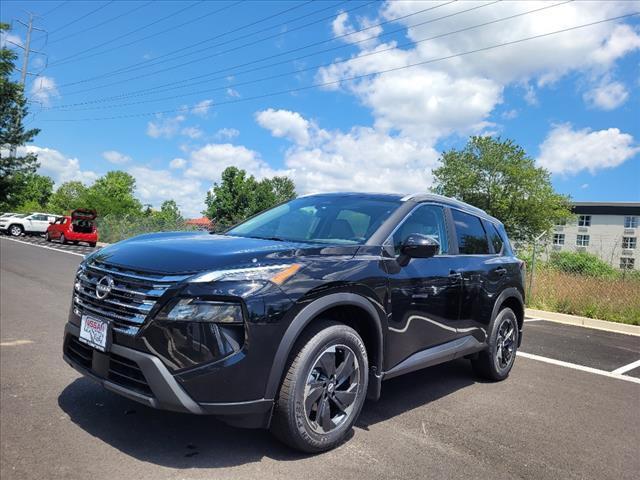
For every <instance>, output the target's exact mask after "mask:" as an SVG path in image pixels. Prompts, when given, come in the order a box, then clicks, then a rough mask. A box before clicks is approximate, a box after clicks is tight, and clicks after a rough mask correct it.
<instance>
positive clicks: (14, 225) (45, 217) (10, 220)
mask: <svg viewBox="0 0 640 480" xmlns="http://www.w3.org/2000/svg"><path fill="white" fill-rule="evenodd" d="M56 218H57V215H53V214H51V213H38V212H36V213H32V214H31V215H14V216H12V217H4V218H0V231H2V232H6V233H8V234H9V235H11V236H12V237H19V236H20V235H22V234H23V233H25V234H34V233H35V234H42V233H44V232H46V231H47V228H49V224H50V223H51V222H53V221H55V219H56Z"/></svg>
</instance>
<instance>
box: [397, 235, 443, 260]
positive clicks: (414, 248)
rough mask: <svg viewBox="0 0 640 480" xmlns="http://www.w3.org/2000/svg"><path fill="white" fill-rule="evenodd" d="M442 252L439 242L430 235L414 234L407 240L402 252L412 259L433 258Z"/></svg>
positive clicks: (401, 249) (403, 244)
mask: <svg viewBox="0 0 640 480" xmlns="http://www.w3.org/2000/svg"><path fill="white" fill-rule="evenodd" d="M439 251H440V244H439V243H438V241H437V240H436V239H435V238H433V237H430V236H428V235H422V234H419V233H413V234H411V235H409V236H408V237H407V238H405V240H404V242H402V246H401V247H400V252H401V253H402V254H403V255H406V256H407V257H410V258H431V257H433V256H434V255H436V254H437V253H438V252H439Z"/></svg>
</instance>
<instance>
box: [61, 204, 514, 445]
mask: <svg viewBox="0 0 640 480" xmlns="http://www.w3.org/2000/svg"><path fill="white" fill-rule="evenodd" d="M523 282H524V263H523V262H522V261H520V260H518V259H517V258H516V257H515V256H514V255H513V251H512V248H511V245H510V243H509V240H508V238H507V235H506V233H505V229H504V227H503V225H502V224H501V223H500V222H499V221H498V220H496V219H495V218H492V217H491V216H489V215H487V214H486V213H485V212H483V211H482V210H479V209H477V208H474V207H472V206H470V205H467V204H465V203H462V202H459V201H456V200H452V199H448V198H445V197H441V196H437V195H430V194H418V195H410V196H406V197H401V196H399V195H390V194H323V195H311V196H305V197H300V198H298V199H295V200H292V201H290V202H288V203H285V204H282V205H280V206H277V207H275V208H273V209H271V210H268V211H266V212H263V213H261V214H259V215H257V216H255V217H253V218H251V219H249V220H247V221H245V222H244V223H241V224H240V225H238V226H236V227H234V228H231V229H230V230H228V231H227V232H226V233H225V234H223V235H214V234H208V233H204V232H176V233H158V234H148V235H141V236H139V237H135V238H132V239H129V240H125V241H122V242H119V243H116V244H113V245H111V246H109V247H106V248H104V249H102V250H99V251H97V252H95V253H93V254H91V255H89V256H88V257H87V258H86V259H85V260H84V261H83V262H82V263H81V264H80V266H79V269H78V271H77V274H76V278H75V286H74V292H73V299H72V308H71V311H70V313H69V319H68V322H67V324H66V326H65V334H64V343H63V356H64V359H65V360H66V362H68V363H69V365H71V366H72V367H74V368H75V369H77V370H78V371H79V372H81V373H82V374H84V375H86V376H88V377H89V378H92V379H93V380H96V381H97V382H99V383H100V384H102V385H103V386H104V387H105V388H107V389H109V390H111V391H113V392H116V393H118V394H120V395H123V396H125V397H128V398H129V399H132V400H135V401H137V402H140V403H143V404H145V405H147V406H150V407H156V408H161V409H167V410H174V411H180V412H189V413H194V414H212V415H216V416H219V417H220V418H221V419H222V420H224V421H226V422H228V423H230V424H232V425H237V426H243V427H265V428H270V429H271V431H272V432H273V433H274V434H275V435H276V436H277V437H278V438H280V439H281V440H282V441H284V442H285V443H287V444H288V445H290V446H292V447H294V448H296V449H299V450H302V451H305V452H320V451H324V450H328V449H330V448H333V447H335V446H336V445H338V444H339V443H340V442H342V441H343V440H344V438H345V437H346V435H347V433H348V432H349V430H350V429H351V427H352V425H353V424H354V422H355V421H356V419H357V418H358V415H359V414H360V410H361V409H362V406H363V404H364V401H365V398H369V399H372V400H377V399H378V398H379V397H380V394H381V388H382V381H383V380H387V379H390V378H393V377H396V376H398V375H402V374H405V373H409V372H413V371H415V370H418V369H421V368H424V367H429V366H431V365H435V364H438V363H442V362H447V361H449V360H453V359H456V358H466V359H469V360H470V361H471V363H472V365H473V368H474V370H475V371H476V372H477V374H479V375H480V376H482V377H483V378H486V379H489V380H493V381H497V380H503V379H505V378H506V377H507V376H508V375H509V372H510V371H511V368H512V366H513V364H514V361H515V358H516V351H517V349H518V347H519V345H520V342H521V341H522V328H523V321H524V289H523Z"/></svg>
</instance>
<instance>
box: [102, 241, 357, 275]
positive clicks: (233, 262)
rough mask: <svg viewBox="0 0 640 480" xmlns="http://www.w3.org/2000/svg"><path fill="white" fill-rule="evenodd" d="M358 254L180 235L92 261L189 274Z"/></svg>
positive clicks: (347, 249)
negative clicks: (309, 258) (304, 258)
mask: <svg viewBox="0 0 640 480" xmlns="http://www.w3.org/2000/svg"><path fill="white" fill-rule="evenodd" d="M357 250H358V247H357V246H327V245H322V244H310V243H297V242H287V241H275V240H264V239H258V238H247V237H234V236H228V235H212V234H209V233H206V232H176V233H157V234H150V235H141V236H138V237H134V238H131V239H129V240H125V241H122V242H118V243H115V244H113V245H110V246H108V247H106V248H103V249H101V250H99V251H97V252H96V253H94V254H92V255H91V260H93V261H97V262H104V263H108V264H110V265H114V266H119V267H123V268H127V269H131V270H138V271H145V272H156V273H163V274H187V273H196V272H202V271H207V270H220V269H228V268H241V267H247V266H254V265H255V266H260V265H266V264H276V263H287V262H289V261H294V260H295V259H299V258H300V257H308V256H326V255H331V256H335V255H347V256H353V255H354V254H355V253H356V252H357Z"/></svg>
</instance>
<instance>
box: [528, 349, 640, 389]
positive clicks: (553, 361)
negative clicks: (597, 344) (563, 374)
mask: <svg viewBox="0 0 640 480" xmlns="http://www.w3.org/2000/svg"><path fill="white" fill-rule="evenodd" d="M517 355H518V357H523V358H528V359H530V360H536V361H538V362H544V363H549V364H551V365H557V366H559V367H566V368H571V369H573V370H580V371H582V372H588V373H593V374H595V375H602V376H603V377H609V378H617V379H618V380H625V381H627V382H633V383H638V384H640V378H635V377H629V376H627V375H620V374H619V373H616V372H615V371H614V372H607V371H606V370H599V369H597V368H591V367H585V366H584V365H578V364H576V363H569V362H563V361H562V360H556V359H554V358H547V357H541V356H540V355H534V354H532V353H526V352H518V354H517Z"/></svg>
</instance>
